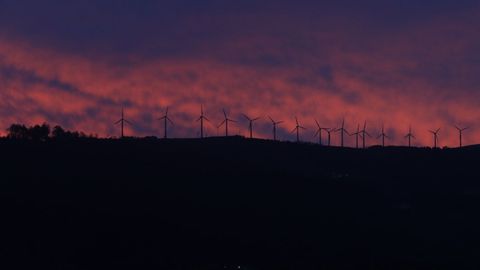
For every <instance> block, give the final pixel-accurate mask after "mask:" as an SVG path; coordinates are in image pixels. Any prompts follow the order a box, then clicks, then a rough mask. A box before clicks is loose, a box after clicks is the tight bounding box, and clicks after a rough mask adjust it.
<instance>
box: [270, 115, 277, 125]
mask: <svg viewBox="0 0 480 270" xmlns="http://www.w3.org/2000/svg"><path fill="white" fill-rule="evenodd" d="M268 119H270V121H272V123H273V124H275V121H273V119H272V118H271V117H270V115H269V116H268Z"/></svg>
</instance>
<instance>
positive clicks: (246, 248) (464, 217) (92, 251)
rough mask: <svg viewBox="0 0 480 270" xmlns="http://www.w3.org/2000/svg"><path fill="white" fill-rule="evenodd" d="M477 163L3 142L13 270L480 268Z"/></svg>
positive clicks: (273, 148)
mask: <svg viewBox="0 0 480 270" xmlns="http://www.w3.org/2000/svg"><path fill="white" fill-rule="evenodd" d="M479 157H480V148H479V147H467V148H463V149H446V150H439V149H435V150H432V149H407V148H393V147H392V148H370V149H368V150H355V149H340V148H322V147H320V146H317V145H309V144H294V143H276V142H271V141H261V140H245V139H242V138H236V137H232V138H227V139H225V138H210V139H205V140H153V139H151V140H149V139H142V140H134V139H126V140H94V139H83V140H76V141H69V142H59V141H50V142H42V143H34V142H25V141H8V140H3V141H0V168H1V172H0V173H1V181H0V210H1V224H2V226H1V227H2V229H1V233H0V254H1V255H0V256H1V257H0V264H2V267H1V269H15V268H19V269H41V268H44V269H239V268H240V269H478V268H479V267H480V259H479V257H480V237H479V236H480V233H479V230H480V218H479V215H480V211H479V210H480V164H479V162H478V161H479Z"/></svg>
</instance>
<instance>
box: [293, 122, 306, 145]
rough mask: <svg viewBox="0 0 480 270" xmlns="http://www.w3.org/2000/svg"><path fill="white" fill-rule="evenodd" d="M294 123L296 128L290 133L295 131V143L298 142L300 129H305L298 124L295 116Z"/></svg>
mask: <svg viewBox="0 0 480 270" xmlns="http://www.w3.org/2000/svg"><path fill="white" fill-rule="evenodd" d="M295 123H296V126H295V128H294V129H293V130H292V133H293V132H295V131H296V132H297V142H300V129H306V128H304V127H302V126H300V124H299V123H298V118H297V117H296V116H295Z"/></svg>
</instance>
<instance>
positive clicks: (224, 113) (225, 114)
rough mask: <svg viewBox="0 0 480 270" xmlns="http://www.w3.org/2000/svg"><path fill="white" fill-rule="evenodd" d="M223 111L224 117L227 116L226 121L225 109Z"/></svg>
mask: <svg viewBox="0 0 480 270" xmlns="http://www.w3.org/2000/svg"><path fill="white" fill-rule="evenodd" d="M222 110H223V115H224V116H225V119H227V113H226V112H225V109H222Z"/></svg>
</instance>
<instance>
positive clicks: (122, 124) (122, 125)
mask: <svg viewBox="0 0 480 270" xmlns="http://www.w3.org/2000/svg"><path fill="white" fill-rule="evenodd" d="M117 124H120V130H121V131H120V138H124V137H125V136H124V134H125V133H124V128H125V124H129V125H132V123H130V122H129V121H128V120H127V119H125V117H124V109H123V107H122V118H120V120H118V121H117V122H115V125H117Z"/></svg>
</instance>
